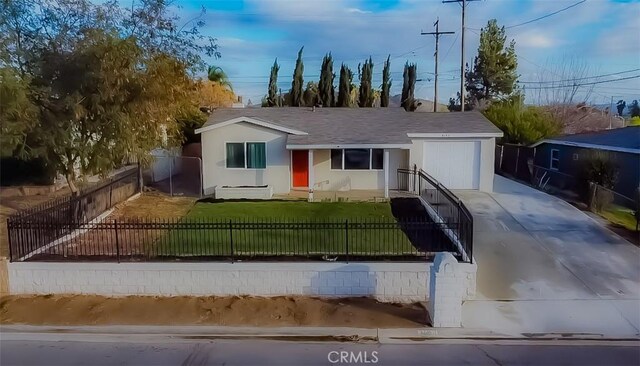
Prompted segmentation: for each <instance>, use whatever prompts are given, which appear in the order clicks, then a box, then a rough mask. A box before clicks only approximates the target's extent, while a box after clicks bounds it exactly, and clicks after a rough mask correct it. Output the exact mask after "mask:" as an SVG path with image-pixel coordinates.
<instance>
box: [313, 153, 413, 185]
mask: <svg viewBox="0 0 640 366" xmlns="http://www.w3.org/2000/svg"><path fill="white" fill-rule="evenodd" d="M407 162H408V150H399V149H390V150H389V187H390V188H391V189H394V188H397V180H398V175H397V174H396V170H397V169H398V168H406V167H407V166H408V165H407ZM313 167H314V173H315V174H314V180H315V185H314V189H315V190H320V191H348V190H352V189H379V190H383V189H384V171H383V170H332V169H331V150H314V152H313Z"/></svg>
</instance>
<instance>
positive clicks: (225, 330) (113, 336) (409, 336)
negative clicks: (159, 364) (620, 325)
mask: <svg viewBox="0 0 640 366" xmlns="http://www.w3.org/2000/svg"><path fill="white" fill-rule="evenodd" d="M0 339H2V340H5V341H9V340H10V341H25V340H30V341H34V340H39V341H79V342H140V343H158V342H194V341H214V340H234V339H235V340H243V339H244V340H247V339H253V340H273V341H297V342H352V343H382V344H415V343H417V342H436V343H460V342H463V343H465V342H479V343H494V342H509V341H511V342H544V343H549V342H574V343H575V342H578V341H581V342H612V341H615V342H631V343H632V344H633V345H635V346H638V345H639V344H640V334H635V335H629V334H608V335H607V334H595V333H569V332H566V333H515V332H514V333H510V332H494V331H488V330H484V329H465V328H393V329H375V328H374V329H367V328H346V327H277V328H266V327H225V326H204V325H203V326H145V325H109V326H32V325H3V326H2V327H0Z"/></svg>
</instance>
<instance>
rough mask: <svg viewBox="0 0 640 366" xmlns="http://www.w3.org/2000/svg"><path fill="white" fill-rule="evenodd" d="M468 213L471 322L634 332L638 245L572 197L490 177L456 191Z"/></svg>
mask: <svg viewBox="0 0 640 366" xmlns="http://www.w3.org/2000/svg"><path fill="white" fill-rule="evenodd" d="M456 194H458V195H459V196H460V197H461V198H462V199H463V201H464V202H465V203H466V204H467V206H468V207H469V209H470V210H471V212H472V214H473V216H474V229H475V230H474V232H475V233H474V239H475V244H474V257H475V259H476V260H477V263H478V274H477V275H478V277H477V286H478V287H477V289H478V296H477V297H476V299H475V300H473V301H467V302H465V304H464V307H463V324H464V326H465V327H469V328H485V329H494V330H498V329H503V330H506V329H509V330H517V329H522V330H524V331H526V332H530V333H561V332H573V333H590V334H609V335H618V336H622V335H637V334H638V333H639V332H640V249H639V248H637V247H635V246H633V245H632V244H630V243H628V242H627V241H625V240H623V239H621V238H620V237H618V236H616V235H615V234H613V233H612V232H610V231H609V230H607V229H605V228H603V227H602V226H601V225H600V224H599V223H597V222H596V221H594V220H592V219H591V218H590V217H588V216H587V215H585V214H584V213H583V212H581V211H579V210H578V209H576V208H574V207H573V206H571V205H570V204H568V203H566V202H564V201H562V200H560V199H558V198H556V197H553V196H550V195H548V194H546V193H543V192H540V191H537V190H535V189H533V188H530V187H527V186H525V185H522V184H519V183H516V182H514V181H511V180H508V179H506V178H503V177H500V176H496V177H495V187H494V193H492V194H487V193H483V192H477V191H457V192H456Z"/></svg>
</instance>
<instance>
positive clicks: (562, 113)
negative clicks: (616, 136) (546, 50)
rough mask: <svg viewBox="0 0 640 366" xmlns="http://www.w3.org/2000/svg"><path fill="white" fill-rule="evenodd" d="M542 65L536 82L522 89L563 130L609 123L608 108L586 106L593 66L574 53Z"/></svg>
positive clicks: (592, 86)
mask: <svg viewBox="0 0 640 366" xmlns="http://www.w3.org/2000/svg"><path fill="white" fill-rule="evenodd" d="M542 69H543V71H542V72H540V73H539V75H538V80H537V83H536V84H535V85H534V86H531V87H530V88H529V90H526V89H525V90H526V92H527V94H529V95H533V96H534V97H535V98H536V99H537V102H538V104H541V105H543V106H546V107H547V108H548V110H549V111H550V112H551V114H552V116H553V117H555V118H556V119H557V120H558V121H560V122H561V123H562V125H563V126H564V132H565V133H577V132H583V131H594V130H601V129H605V128H608V127H609V115H608V114H609V112H608V111H607V113H606V114H605V113H603V112H602V111H601V110H599V109H597V108H595V107H592V106H590V104H591V102H592V96H593V93H594V89H595V85H593V84H590V83H589V82H590V81H593V79H592V78H591V77H592V76H593V75H597V74H598V72H597V70H594V68H592V67H591V66H590V65H589V64H588V63H587V62H586V61H585V60H583V59H581V58H579V57H576V56H563V57H562V58H560V59H559V60H550V61H547V63H546V64H545V67H544V68H542Z"/></svg>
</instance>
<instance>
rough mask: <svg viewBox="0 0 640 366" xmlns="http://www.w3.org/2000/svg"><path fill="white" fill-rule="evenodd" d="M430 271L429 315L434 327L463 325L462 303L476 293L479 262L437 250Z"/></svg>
mask: <svg viewBox="0 0 640 366" xmlns="http://www.w3.org/2000/svg"><path fill="white" fill-rule="evenodd" d="M433 262H434V263H433V265H432V266H431V273H430V274H429V299H430V300H429V315H430V316H431V322H432V325H433V326H434V327H460V326H461V325H462V302H463V301H464V300H467V299H471V298H473V297H474V296H475V291H476V285H475V278H476V269H477V265H476V264H470V263H458V261H457V260H456V259H455V258H454V257H453V255H451V253H438V254H437V255H436V258H435V259H434V261H433Z"/></svg>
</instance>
